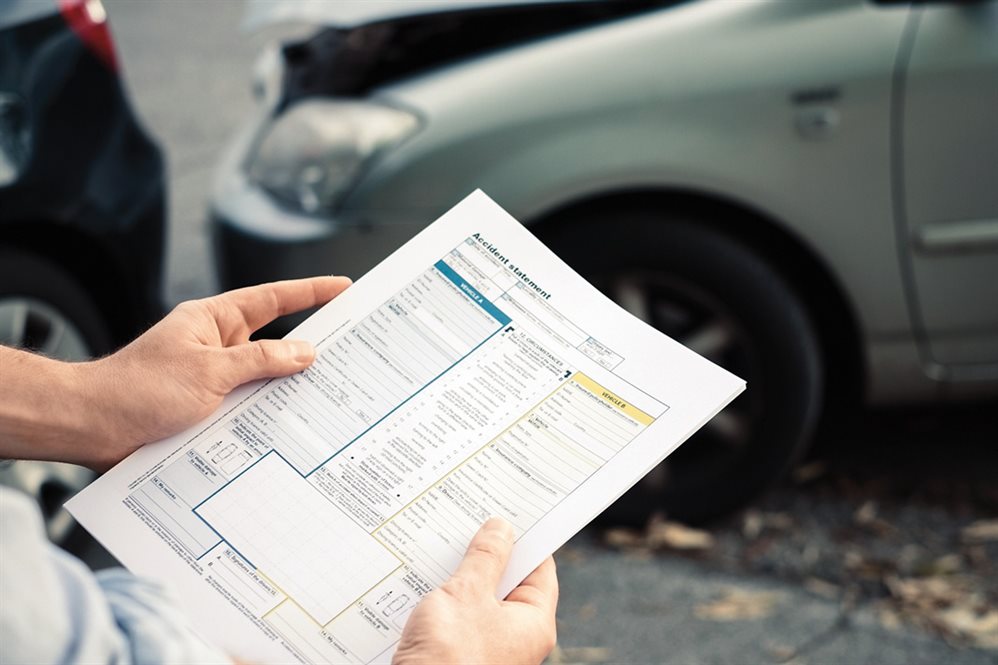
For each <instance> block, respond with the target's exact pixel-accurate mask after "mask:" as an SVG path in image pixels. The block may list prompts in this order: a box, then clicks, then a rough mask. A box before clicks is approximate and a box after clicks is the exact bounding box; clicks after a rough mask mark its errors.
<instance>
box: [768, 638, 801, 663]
mask: <svg viewBox="0 0 998 665" xmlns="http://www.w3.org/2000/svg"><path fill="white" fill-rule="evenodd" d="M765 649H766V652H767V653H768V654H769V655H770V656H772V657H773V660H775V661H777V662H780V663H782V662H785V661H788V660H790V659H791V658H793V657H794V656H796V655H797V649H795V648H793V647H792V646H790V645H788V644H779V643H777V642H770V643H769V644H767V645H766V647H765Z"/></svg>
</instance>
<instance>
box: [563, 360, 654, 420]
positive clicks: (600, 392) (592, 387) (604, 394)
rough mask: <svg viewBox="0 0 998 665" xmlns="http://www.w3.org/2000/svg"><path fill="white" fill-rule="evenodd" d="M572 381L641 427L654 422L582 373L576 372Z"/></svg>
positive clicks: (645, 414)
mask: <svg viewBox="0 0 998 665" xmlns="http://www.w3.org/2000/svg"><path fill="white" fill-rule="evenodd" d="M572 380H573V381H575V382H576V383H577V384H579V385H580V386H582V387H583V388H585V389H586V390H588V391H589V392H591V393H592V394H593V395H595V396H596V397H598V398H600V399H601V400H603V401H604V402H606V403H607V404H609V405H610V406H612V407H614V408H615V409H617V410H618V411H622V412H623V413H625V414H627V416H628V417H629V418H632V419H633V420H636V421H638V422H639V423H641V424H642V425H651V424H652V423H653V422H654V421H655V419H654V418H652V417H651V416H649V415H648V414H647V413H645V412H644V411H642V410H641V409H639V408H637V407H636V406H634V405H633V404H631V403H629V402H627V401H625V400H624V399H623V398H621V397H619V396H618V395H615V394H613V393H612V392H610V391H609V390H607V389H606V388H604V387H603V386H601V385H600V384H598V383H596V382H595V381H593V380H592V379H590V378H589V377H588V376H586V375H585V374H583V373H582V372H576V373H575V374H574V375H573V376H572Z"/></svg>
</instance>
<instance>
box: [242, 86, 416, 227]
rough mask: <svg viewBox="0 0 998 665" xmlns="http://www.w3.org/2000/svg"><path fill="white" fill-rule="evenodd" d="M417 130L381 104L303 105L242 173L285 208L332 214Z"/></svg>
mask: <svg viewBox="0 0 998 665" xmlns="http://www.w3.org/2000/svg"><path fill="white" fill-rule="evenodd" d="M418 126H419V120H418V118H417V117H416V116H415V115H414V114H412V113H410V112H408V111H403V110H401V109H397V108H393V107H390V106H384V105H382V104H375V103H372V102H364V101H337V100H318V99H316V100H306V101H303V102H300V103H298V104H295V105H294V106H292V107H291V108H290V109H288V110H287V111H286V112H285V113H283V114H282V115H280V116H279V117H278V118H277V120H275V121H274V123H273V124H272V125H271V126H270V127H269V129H268V131H267V132H266V134H265V135H264V136H263V137H262V138H261V140H260V141H258V142H257V145H256V149H255V151H253V152H252V153H251V155H250V157H249V159H248V161H247V163H246V171H247V174H248V176H249V179H250V180H251V181H252V182H253V183H254V184H256V185H257V186H258V187H260V188H262V189H264V190H266V191H267V192H269V193H270V194H271V196H273V197H274V198H276V199H277V200H278V201H280V202H281V203H283V204H285V205H288V206H291V207H293V208H296V209H298V210H301V211H303V212H306V213H316V212H320V211H324V210H332V209H333V208H334V207H335V205H336V203H337V201H338V200H339V198H340V197H341V196H342V195H343V194H344V193H346V191H347V190H349V189H350V187H351V185H353V184H354V182H356V180H357V178H358V177H359V176H360V174H361V172H362V170H363V169H364V167H365V166H366V165H367V164H368V163H369V162H370V161H371V160H372V159H374V158H375V157H376V156H378V155H379V154H381V153H382V152H384V151H385V150H386V149H388V148H390V147H392V146H395V145H397V144H398V143H400V142H401V141H402V140H403V139H405V138H406V137H408V136H410V135H411V134H413V133H414V132H415V131H416V129H417V128H418Z"/></svg>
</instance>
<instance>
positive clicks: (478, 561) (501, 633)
mask: <svg viewBox="0 0 998 665" xmlns="http://www.w3.org/2000/svg"><path fill="white" fill-rule="evenodd" d="M512 551H513V527H512V526H510V524H509V523H508V522H506V521H504V520H501V519H498V518H492V519H490V520H489V521H487V522H486V523H485V524H483V525H482V528H481V529H480V530H479V531H478V533H477V534H476V535H475V537H474V538H473V539H472V541H471V544H470V545H468V552H467V553H466V554H465V556H464V560H463V561H462V562H461V565H460V566H458V569H457V571H455V573H454V575H453V576H452V577H451V578H450V579H449V580H448V581H446V582H445V583H444V584H443V585H442V586H440V587H439V588H437V589H435V590H434V591H432V592H430V593H429V594H427V596H426V597H425V598H424V599H423V600H422V602H421V603H420V604H419V605H418V606H417V607H416V609H415V610H413V612H412V614H411V615H410V616H409V620H408V621H407V622H406V624H405V629H404V630H403V631H402V639H401V640H400V642H399V646H398V650H397V651H396V652H395V658H394V660H393V662H394V663H396V665H408V664H410V663H429V664H434V665H443V664H445V663H476V664H477V663H540V662H541V661H543V660H544V658H545V657H547V655H548V654H549V653H550V652H551V650H552V649H553V648H554V645H555V638H556V630H555V610H556V608H557V606H558V577H557V575H556V572H555V564H554V559H553V558H551V557H548V558H547V559H546V560H545V561H544V563H542V564H541V565H540V566H538V567H537V569H536V570H535V571H534V572H532V573H531V574H530V575H528V576H527V578H526V579H525V580H523V582H521V583H520V585H519V586H518V587H516V588H515V589H513V591H511V592H510V594H509V595H508V596H506V599H505V600H497V599H496V587H497V586H498V585H499V580H500V578H501V577H502V574H503V571H504V570H505V569H506V564H507V563H508V562H509V557H510V554H511V552H512Z"/></svg>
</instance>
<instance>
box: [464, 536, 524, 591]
mask: <svg viewBox="0 0 998 665" xmlns="http://www.w3.org/2000/svg"><path fill="white" fill-rule="evenodd" d="M512 551H513V526H512V525H511V524H510V523H509V522H507V521H506V520H504V519H500V518H498V517H493V518H492V519H490V520H488V521H487V522H486V523H485V524H483V525H482V528H481V529H479V530H478V533H476V534H475V537H474V538H472V539H471V543H469V544H468V551H467V552H466V553H465V555H464V559H463V560H462V561H461V563H460V565H458V567H457V570H456V571H454V577H455V578H460V579H463V580H464V581H465V582H466V583H468V584H469V586H471V587H472V588H475V589H476V590H479V591H481V592H482V593H486V594H488V595H495V592H496V587H498V586H499V580H500V578H502V574H503V572H504V571H505V570H506V564H507V563H509V556H510V554H511V553H512Z"/></svg>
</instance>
